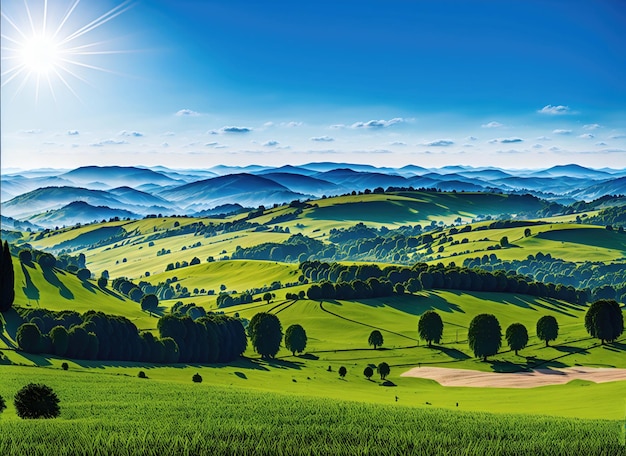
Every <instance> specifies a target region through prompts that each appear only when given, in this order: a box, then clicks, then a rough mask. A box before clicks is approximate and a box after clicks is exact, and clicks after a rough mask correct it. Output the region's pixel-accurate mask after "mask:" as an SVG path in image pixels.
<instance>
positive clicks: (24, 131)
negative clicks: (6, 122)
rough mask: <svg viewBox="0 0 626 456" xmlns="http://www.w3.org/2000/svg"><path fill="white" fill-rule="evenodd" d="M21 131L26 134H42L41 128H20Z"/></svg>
mask: <svg viewBox="0 0 626 456" xmlns="http://www.w3.org/2000/svg"><path fill="white" fill-rule="evenodd" d="M19 132H20V133H23V134H26V135H39V134H41V130H39V129H38V128H37V129H32V130H20V131H19Z"/></svg>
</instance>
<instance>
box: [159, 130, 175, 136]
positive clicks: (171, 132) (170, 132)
mask: <svg viewBox="0 0 626 456" xmlns="http://www.w3.org/2000/svg"><path fill="white" fill-rule="evenodd" d="M161 136H176V133H174V132H173V131H166V132H165V133H161Z"/></svg>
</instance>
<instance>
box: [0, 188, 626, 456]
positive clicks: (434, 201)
mask: <svg viewBox="0 0 626 456" xmlns="http://www.w3.org/2000/svg"><path fill="white" fill-rule="evenodd" d="M507 203H508V201H507V199H506V195H498V194H471V193H467V194H453V193H421V192H411V193H407V192H404V193H403V192H399V193H392V194H382V195H379V194H376V195H374V194H372V195H355V196H343V197H336V198H327V199H321V200H317V201H315V204H316V206H313V207H308V208H306V209H304V210H303V211H302V213H301V214H299V215H298V217H297V218H295V219H293V220H289V221H285V222H280V223H278V224H273V225H271V226H270V228H273V227H274V226H278V227H280V229H281V230H284V229H285V228H289V231H290V232H291V234H294V233H303V234H305V235H308V236H311V237H314V238H316V239H320V240H322V241H323V242H329V241H328V234H329V231H330V229H331V228H348V227H351V226H353V225H354V224H355V223H357V222H360V221H363V222H364V223H366V224H367V225H369V226H373V227H382V226H386V227H388V228H394V227H400V226H402V225H406V224H417V223H420V224H422V225H428V224H430V223H431V222H432V221H435V222H437V223H438V222H444V223H445V224H450V223H452V222H453V221H454V220H455V219H456V218H457V217H461V219H462V220H463V221H464V222H470V221H471V219H473V218H476V217H478V216H485V215H490V214H494V215H495V214H499V213H500V212H502V210H503V207H507V206H506V205H507ZM524 204H526V203H524ZM524 204H520V205H518V206H515V207H509V209H511V210H512V208H514V209H515V210H516V211H519V212H524V211H526V210H528V211H532V210H533V207H532V202H530V203H528V205H526V206H525V205H524ZM293 211H294V209H293V208H291V207H288V206H281V207H277V208H272V209H269V210H268V211H266V212H265V213H264V214H263V215H261V216H260V217H256V218H255V219H252V220H250V221H252V222H257V223H268V222H269V221H270V220H271V219H272V218H274V217H277V216H284V215H285V214H289V213H291V212H293ZM243 217H245V215H243V214H240V215H237V216H234V217H231V218H229V219H227V220H230V221H233V220H236V219H241V218H243ZM574 219H575V215H572V216H561V217H554V218H546V219H543V221H544V222H547V223H546V224H544V225H536V226H532V227H531V234H530V236H527V235H525V233H524V231H525V227H519V228H498V229H482V230H477V229H476V228H480V227H482V226H488V225H489V224H490V223H491V222H490V221H482V222H475V223H472V228H473V229H472V231H470V232H464V233H457V234H453V233H448V234H447V240H446V241H445V242H443V243H441V244H437V245H436V247H439V246H443V251H441V252H438V251H436V250H437V249H435V253H433V254H432V255H430V261H431V262H442V263H444V264H448V263H450V262H452V261H454V262H455V263H456V264H457V265H461V264H462V263H463V260H464V259H465V258H475V257H481V256H483V255H485V254H491V253H495V254H496V255H497V256H498V258H500V259H503V260H512V259H525V258H527V257H528V255H536V254H537V253H539V252H542V253H544V254H545V253H550V254H551V255H552V257H554V258H561V259H564V260H567V261H575V262H580V261H598V262H604V263H610V262H623V261H624V258H626V237H625V236H624V235H623V234H622V233H617V232H611V231H608V230H606V229H605V228H604V227H600V226H592V225H580V224H576V223H572V221H573V220H574ZM200 220H202V222H203V223H209V222H210V221H211V220H209V219H193V218H168V217H166V218H159V219H145V220H138V221H125V222H108V223H104V224H96V225H87V226H83V227H79V228H73V229H63V230H59V231H58V232H52V233H51V234H50V235H48V236H43V237H42V236H38V235H37V234H34V233H33V234H24V237H23V238H22V240H23V241H24V242H29V243H31V245H33V247H35V248H38V249H52V251H55V250H54V249H59V248H70V247H71V246H72V245H79V244H80V243H83V244H87V243H88V242H87V241H89V242H97V241H99V240H102V239H103V238H106V237H107V236H111V235H119V234H120V233H122V234H123V236H122V237H121V238H119V239H116V240H115V241H114V242H111V243H108V244H105V245H101V246H99V247H96V248H92V249H88V248H85V247H80V246H79V248H78V249H75V250H72V252H71V253H72V255H76V254H78V253H84V254H85V256H86V258H87V267H88V268H89V269H90V270H91V271H92V273H94V275H95V276H96V277H97V276H99V275H100V273H101V272H102V271H104V270H107V271H108V272H109V274H110V277H111V279H113V278H115V277H122V276H125V277H129V278H131V279H132V280H134V281H135V282H136V283H137V282H138V281H139V280H143V281H146V282H149V283H151V284H154V285H156V284H158V283H161V282H164V281H166V280H170V281H171V280H173V279H174V278H175V279H176V281H175V283H176V284H178V285H180V286H181V287H186V288H187V289H189V290H194V289H196V288H197V289H204V290H213V291H214V292H215V294H207V293H206V292H205V293H203V294H200V293H197V294H196V293H192V296H190V297H187V298H183V299H180V300H181V301H183V302H185V303H190V302H193V303H195V304H196V305H199V306H203V307H204V308H205V309H206V310H207V311H223V312H225V313H227V314H229V315H235V314H237V315H239V316H240V317H241V318H243V319H245V320H249V319H251V318H252V317H253V316H254V315H255V314H256V313H257V312H261V311H266V312H271V313H273V314H275V315H276V316H277V317H278V318H279V319H280V321H281V323H282V328H283V332H284V331H285V330H286V328H287V327H288V326H289V325H291V324H301V325H302V326H303V327H304V328H305V330H306V332H307V335H308V343H307V348H306V350H305V354H304V355H301V356H293V355H292V354H291V352H289V351H288V350H286V349H285V348H284V347H281V349H280V351H279V352H278V354H277V357H276V358H275V359H273V360H264V359H261V358H260V356H259V355H258V354H256V353H255V352H254V350H253V348H252V347H251V346H249V347H248V349H247V351H246V353H245V356H244V357H243V358H241V359H240V360H238V361H236V362H234V363H231V364H228V365H195V364H194V365H186V364H177V365H171V366H167V365H155V364H146V363H129V362H116V361H106V362H102V361H83V360H66V359H62V358H57V357H54V356H48V355H46V356H41V355H30V354H26V353H22V352H20V351H17V350H16V342H15V330H16V326H17V316H16V314H15V313H12V312H9V313H7V314H5V318H6V322H7V325H6V327H5V331H4V333H3V334H0V351H1V352H2V354H3V357H4V361H0V377H1V378H2V380H3V381H2V382H0V395H2V396H3V397H4V398H5V399H8V400H7V403H8V405H9V407H8V409H7V410H6V411H5V412H4V413H3V414H2V415H0V420H2V422H3V426H5V428H6V429H8V430H9V431H8V432H7V433H6V435H8V436H9V437H8V440H6V439H0V454H5V453H8V454H50V451H51V449H54V452H55V453H57V454H74V453H76V452H81V453H83V454H111V453H115V454H137V453H140V454H141V451H143V454H164V453H172V452H174V453H183V454H185V453H186V454H197V453H208V454H232V453H236V454H409V453H411V452H413V453H417V454H450V455H452V454H455V455H456V454H568V455H569V454H606V455H613V454H626V452H625V451H624V448H626V447H623V446H620V445H619V444H618V442H619V439H620V436H621V434H620V426H623V419H624V416H625V412H626V401H625V400H626V395H625V393H624V392H625V391H626V380H623V381H613V382H609V383H599V384H596V383H593V382H589V381H583V380H573V381H571V382H569V383H567V384H563V385H554V386H541V387H535V388H520V389H518V388H485V387H444V386H441V385H440V384H438V383H437V382H435V381H433V380H427V379H418V378H409V377H402V376H401V374H402V373H404V372H406V371H408V370H409V369H411V368H413V367H415V366H418V365H419V366H433V367H452V368H459V369H469V370H478V371H484V372H524V371H529V370H531V369H533V368H552V369H555V368H561V367H576V366H587V367H616V368H626V356H624V353H625V351H626V336H624V335H622V337H621V338H620V339H619V340H618V341H616V342H614V343H611V344H607V345H604V346H603V345H600V344H599V343H598V341H597V339H592V338H590V337H589V335H588V334H587V332H586V331H585V328H584V316H585V312H586V311H587V306H586V305H578V304H572V303H568V302H564V301H559V300H553V299H543V298H537V297H532V296H528V295H521V294H520V295H515V294H506V293H487V292H482V293H481V292H460V291H454V290H427V291H421V292H418V293H416V294H404V295H402V296H398V295H395V296H392V297H389V298H378V299H367V300H361V301H341V300H338V301H335V300H330V301H322V302H319V301H311V300H308V299H303V300H297V301H293V300H285V294H286V293H297V292H299V291H301V290H305V291H306V289H307V288H308V285H297V286H292V287H289V288H282V289H278V290H275V291H274V293H275V298H273V299H272V301H271V302H269V303H266V302H265V301H261V300H260V298H261V295H257V296H255V297H256V298H257V301H256V302H253V303H250V304H245V305H238V306H232V307H227V308H224V309H218V308H217V306H216V297H217V296H216V295H217V293H219V290H220V289H222V288H225V290H226V291H227V292H235V291H237V292H243V291H245V290H248V289H252V288H264V287H268V286H270V285H271V284H272V283H275V282H281V283H282V284H283V286H284V285H285V284H287V283H297V282H298V281H299V276H300V275H301V274H302V272H301V271H300V270H299V269H298V265H297V264H295V263H281V262H274V261H261V260H225V259H223V258H224V257H228V256H230V255H231V254H232V253H233V252H234V251H235V249H236V247H237V246H240V247H243V248H245V247H251V246H255V245H258V244H261V243H267V242H276V243H281V242H284V241H285V240H286V239H287V238H288V237H289V236H290V234H288V233H285V232H275V231H268V230H265V231H258V230H256V229H250V228H248V229H244V230H241V231H236V232H228V233H220V234H217V235H216V236H212V237H206V238H205V237H204V236H197V235H194V233H188V234H182V235H176V236H163V237H159V238H154V233H157V234H158V233H167V231H166V230H173V229H175V228H176V226H175V224H176V223H177V222H178V224H180V225H181V226H186V225H189V224H192V223H196V222H198V221H200ZM214 221H215V222H217V223H219V222H223V221H224V220H221V221H219V220H214ZM440 226H441V224H440ZM459 228H460V227H459ZM122 229H123V230H124V231H121V230H122ZM449 229H450V228H449V227H448V228H443V232H446V231H448V230H449ZM124 233H125V234H124ZM151 236H152V237H151ZM503 236H506V237H507V238H508V239H509V245H508V246H506V247H502V248H498V249H494V246H496V245H499V243H500V239H501V238H502V237H503ZM462 239H467V241H466V242H463V243H461V240H462ZM79 241H80V242H79ZM455 241H458V243H457V244H455ZM77 242H78V243H77ZM149 242H153V244H149ZM198 243H200V244H199V245H198ZM63 246H65V247H63ZM56 251H57V252H58V250H56ZM160 251H166V252H167V253H165V254H160V255H157V252H160ZM415 252H416V254H418V255H420V257H421V258H423V255H424V253H425V248H424V247H421V250H420V248H417V249H416V250H415ZM193 257H198V258H199V259H200V264H197V265H194V266H187V267H180V268H176V269H173V270H169V271H165V269H166V266H167V264H169V263H175V262H177V261H178V262H183V261H190V260H191V259H192V258H193ZM208 257H213V258H214V260H216V261H213V262H208V261H207V259H208ZM349 262H350V261H346V263H349ZM381 266H382V264H381ZM14 269H15V283H16V300H15V305H16V306H21V307H25V308H38V307H41V308H46V309H50V310H57V311H58V310H76V311H78V312H85V311H87V310H91V309H94V310H98V311H102V312H105V313H109V314H117V315H123V316H125V317H127V318H129V319H130V320H131V321H132V322H133V323H134V324H135V325H136V326H137V327H138V328H139V329H140V330H147V331H152V332H154V333H155V334H156V333H157V331H156V324H157V317H156V316H152V315H149V314H148V313H146V312H143V311H142V310H141V308H140V305H139V304H138V303H136V302H134V301H132V300H130V299H128V298H127V297H125V296H123V295H121V294H119V293H117V292H115V291H113V290H112V289H111V288H110V282H109V287H107V288H105V289H101V288H99V287H97V286H96V283H95V281H93V280H89V281H86V282H81V281H80V280H78V279H77V278H76V276H75V275H74V274H71V273H68V272H65V271H61V270H55V271H54V272H50V271H49V272H44V271H43V270H42V269H41V268H40V267H39V266H38V265H37V264H33V265H30V266H27V265H22V264H21V263H20V262H19V261H18V260H17V259H14ZM146 273H149V274H146ZM178 300H179V299H171V300H163V301H161V302H160V305H159V313H161V314H163V313H167V312H168V311H169V309H170V307H171V306H172V305H173V304H174V303H175V302H176V301H178ZM426 310H435V311H437V312H438V313H439V314H440V315H441V317H442V319H443V322H444V332H443V340H442V341H441V343H440V344H436V345H435V346H434V347H432V348H429V347H427V346H425V343H424V341H420V340H419V339H418V335H417V322H418V320H419V317H420V315H422V314H423V313H424V312H425V311H426ZM480 313H492V314H494V315H495V316H496V317H497V318H498V319H499V322H500V325H501V327H502V331H503V332H504V330H505V329H506V327H507V326H508V325H510V324H511V323H516V322H519V323H523V324H524V325H525V326H526V327H527V328H528V333H529V336H530V340H529V343H528V346H527V347H526V348H524V349H522V350H521V351H520V353H519V355H515V353H514V352H512V351H510V350H509V349H508V347H507V346H506V341H505V340H504V339H503V342H502V347H501V349H500V351H499V353H498V354H496V355H494V356H491V357H489V360H488V361H487V362H483V361H480V360H478V359H476V358H475V357H474V356H473V353H472V352H471V350H470V349H469V347H468V343H467V331H468V326H469V323H470V321H471V319H472V318H473V317H474V316H476V315H478V314H480ZM544 315H552V316H554V317H555V318H556V319H557V321H558V323H559V336H558V338H557V340H556V341H553V342H552V343H551V344H550V346H549V347H546V346H545V344H544V343H543V342H542V341H540V340H539V339H538V338H537V336H536V331H535V325H536V322H537V320H538V319H539V318H540V317H541V316H544ZM245 320H244V321H245ZM374 329H378V330H380V331H381V333H382V334H383V337H384V344H383V347H382V348H381V349H378V350H373V349H372V348H371V347H370V346H368V344H367V338H368V335H369V333H370V332H371V331H372V330H374ZM64 361H67V362H68V364H69V366H70V368H69V371H67V372H65V371H63V370H61V368H60V367H61V364H62V363H63V362H64ZM382 361H385V362H387V363H388V364H389V365H390V366H391V374H390V376H389V377H388V379H389V380H390V381H391V382H393V384H394V386H393V387H382V386H380V383H381V381H380V380H379V379H378V378H377V376H376V374H375V375H374V377H373V378H372V380H371V381H370V380H367V379H366V378H365V377H364V376H363V369H364V368H365V367H366V366H368V365H371V366H375V365H377V364H378V363H380V362H382ZM341 366H344V367H346V368H347V371H348V373H347V375H346V376H345V378H343V379H342V378H340V377H339V375H338V374H337V371H338V369H339V367H341ZM329 368H330V371H329ZM139 370H144V371H145V372H146V373H147V375H148V377H149V378H148V379H147V380H142V379H138V378H137V373H138V372H139ZM196 372H198V373H200V374H201V375H202V377H203V379H204V382H203V383H202V384H200V385H196V384H192V382H191V376H192V375H193V374H194V373H196ZM554 372H558V371H554ZM30 381H35V382H43V383H46V384H49V385H50V386H52V387H53V388H54V389H55V390H56V391H57V392H58V393H59V396H60V397H61V407H62V415H61V418H59V419H57V420H49V421H45V422H43V423H40V422H29V421H22V420H20V419H19V418H17V417H16V415H15V411H14V409H13V406H12V404H10V402H11V398H12V396H13V394H15V391H16V390H17V389H19V387H20V386H22V385H23V384H25V383H27V382H30ZM225 404H226V405H225ZM389 423H393V425H389ZM49 435H54V436H56V437H55V438H54V439H52V440H51V439H50V438H47V437H45V436H49ZM620 452H621V453H620Z"/></svg>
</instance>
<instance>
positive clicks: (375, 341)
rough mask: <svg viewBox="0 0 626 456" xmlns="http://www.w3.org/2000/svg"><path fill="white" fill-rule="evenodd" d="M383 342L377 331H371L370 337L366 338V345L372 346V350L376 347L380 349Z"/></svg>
mask: <svg viewBox="0 0 626 456" xmlns="http://www.w3.org/2000/svg"><path fill="white" fill-rule="evenodd" d="M383 342H384V339H383V335H382V334H381V333H380V331H379V330H377V329H375V330H374V331H372V332H371V333H370V336H369V337H368V338H367V343H368V344H369V345H373V346H374V350H376V349H377V348H378V347H382V346H383Z"/></svg>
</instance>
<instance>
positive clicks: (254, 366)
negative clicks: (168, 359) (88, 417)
mask: <svg viewBox="0 0 626 456" xmlns="http://www.w3.org/2000/svg"><path fill="white" fill-rule="evenodd" d="M72 361H73V362H75V363H76V364H77V365H79V366H81V367H83V368H92V369H105V368H107V367H136V368H142V369H154V368H158V367H174V368H177V369H184V368H186V367H196V368H200V367H212V368H217V369H219V368H224V367H238V368H240V369H247V370H261V371H268V370H269V369H268V368H267V367H266V366H265V364H266V363H265V362H264V361H262V360H256V359H250V358H239V359H237V360H235V361H232V362H230V363H206V364H205V363H176V364H160V363H152V362H143V361H119V360H94V361H91V360H84V359H72ZM291 364H294V363H291ZM297 368H298V369H299V368H300V367H297Z"/></svg>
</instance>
